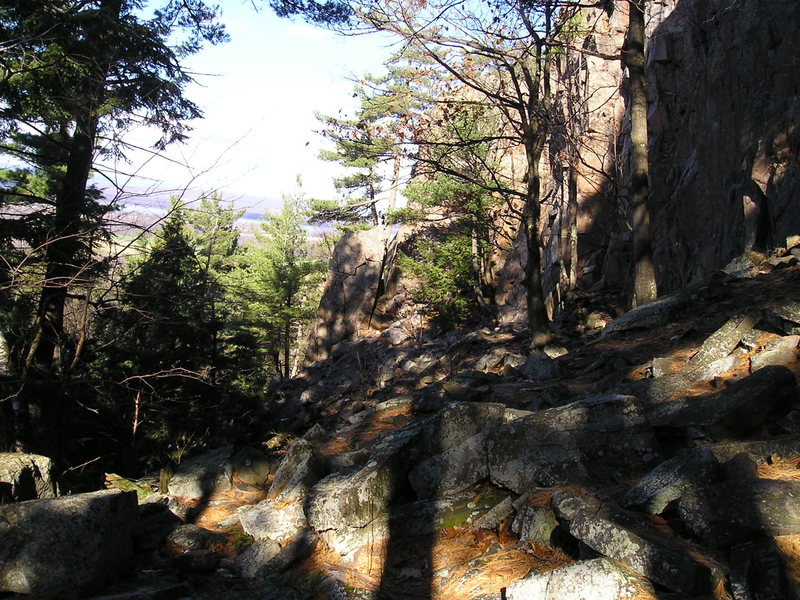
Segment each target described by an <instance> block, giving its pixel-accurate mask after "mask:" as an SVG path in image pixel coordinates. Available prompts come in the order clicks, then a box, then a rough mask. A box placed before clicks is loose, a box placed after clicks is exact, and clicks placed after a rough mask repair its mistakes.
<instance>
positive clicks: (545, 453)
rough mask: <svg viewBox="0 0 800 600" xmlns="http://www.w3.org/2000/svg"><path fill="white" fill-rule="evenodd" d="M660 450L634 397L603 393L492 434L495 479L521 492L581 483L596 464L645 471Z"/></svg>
mask: <svg viewBox="0 0 800 600" xmlns="http://www.w3.org/2000/svg"><path fill="white" fill-rule="evenodd" d="M658 455H659V451H658V447H657V444H656V441H655V439H654V437H653V434H652V431H651V430H650V427H649V425H648V423H647V421H646V419H645V417H644V413H643V412H642V411H641V410H640V409H639V407H638V404H637V401H636V398H633V397H632V396H598V397H595V398H590V399H587V400H581V401H579V402H574V403H572V404H568V405H566V406H563V407H560V408H552V409H548V410H544V411H541V412H538V413H534V414H532V415H530V416H526V417H523V418H521V419H516V420H514V421H512V422H510V423H508V424H505V425H501V426H500V427H498V428H497V429H496V430H495V431H494V432H493V433H492V435H490V436H489V439H488V458H489V473H490V477H491V479H492V481H493V482H495V483H496V484H498V485H501V486H503V487H506V488H508V489H511V490H513V491H515V492H517V493H524V492H527V491H528V490H530V489H531V488H533V487H539V486H550V485H560V484H566V483H581V482H585V481H587V480H588V478H589V472H588V471H587V465H591V466H592V467H593V468H598V467H599V468H603V467H605V468H606V469H609V468H610V469H615V470H616V469H620V470H626V469H630V470H633V471H636V470H639V471H642V470H644V469H646V468H648V467H652V466H653V465H654V464H655V462H656V460H657V458H658Z"/></svg>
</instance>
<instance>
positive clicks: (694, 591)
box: [552, 492, 721, 596]
mask: <svg viewBox="0 0 800 600" xmlns="http://www.w3.org/2000/svg"><path fill="white" fill-rule="evenodd" d="M552 505H553V508H554V509H555V511H556V514H557V515H558V516H559V517H560V518H562V519H565V520H567V521H569V532H570V533H571V534H572V535H573V536H574V537H575V538H577V539H578V540H580V541H582V542H583V543H585V544H586V545H587V546H589V547H590V548H592V549H593V550H595V551H597V552H599V553H600V554H602V555H603V556H606V557H608V558H612V559H614V560H617V561H619V562H621V563H623V564H625V565H626V566H628V567H629V568H630V569H632V570H633V571H634V572H636V573H639V574H640V575H643V576H645V577H647V578H648V579H650V580H652V581H654V582H655V583H658V584H660V585H663V586H665V587H667V588H669V589H671V590H673V591H675V592H678V593H680V594H684V595H687V596H692V595H698V594H702V593H707V592H709V591H711V589H712V587H713V584H714V582H715V581H717V580H718V579H719V578H720V576H721V575H720V574H719V573H715V572H713V571H712V570H711V569H710V568H709V567H708V566H706V565H703V564H701V563H699V562H698V561H696V560H695V559H693V558H692V557H691V556H690V554H689V552H687V549H685V548H677V547H675V546H674V545H673V544H672V543H671V542H670V539H669V537H668V536H666V535H664V534H663V533H661V532H660V531H658V530H657V529H656V528H655V527H654V526H652V525H651V524H650V523H649V522H647V521H645V520H644V519H642V518H641V517H640V516H638V515H636V514H634V513H631V512H628V511H625V510H623V509H621V508H619V507H617V506H614V505H613V504H611V503H608V502H600V501H597V500H595V499H593V498H589V497H587V496H578V495H576V494H574V493H572V492H556V493H555V494H554V495H553V499H552Z"/></svg>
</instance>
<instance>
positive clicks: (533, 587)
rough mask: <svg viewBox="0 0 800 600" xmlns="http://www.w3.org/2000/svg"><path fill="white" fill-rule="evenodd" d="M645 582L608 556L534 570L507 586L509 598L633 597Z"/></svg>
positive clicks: (610, 599)
mask: <svg viewBox="0 0 800 600" xmlns="http://www.w3.org/2000/svg"><path fill="white" fill-rule="evenodd" d="M645 587H646V585H645V584H644V582H642V581H640V580H638V579H637V578H636V577H634V576H633V575H631V574H630V573H627V572H625V571H623V570H622V569H620V568H619V567H618V566H617V565H615V564H614V563H613V562H612V561H610V560H608V559H607V558H596V559H594V560H587V561H585V562H579V563H575V564H572V565H566V566H564V567H560V568H558V569H554V570H552V571H547V572H545V573H534V574H532V575H528V576H527V577H525V578H523V579H520V580H519V581H515V582H514V583H512V584H511V585H509V586H508V587H507V588H506V594H505V598H506V599H507V600H587V599H589V598H591V599H592V600H620V599H622V598H632V597H634V596H636V595H637V594H639V593H640V591H641V590H642V588H645Z"/></svg>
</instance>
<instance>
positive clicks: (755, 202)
mask: <svg viewBox="0 0 800 600" xmlns="http://www.w3.org/2000/svg"><path fill="white" fill-rule="evenodd" d="M731 9H732V10H731ZM799 15H800V5H798V3H796V2H771V3H769V5H768V6H767V5H765V4H764V3H762V2H758V1H757V0H746V1H745V2H737V3H736V5H735V6H733V7H732V6H731V4H730V2H726V1H725V0H683V1H682V2H680V3H678V4H677V7H676V8H675V10H674V11H673V12H672V13H671V14H670V15H669V16H668V17H667V18H666V19H665V20H664V21H663V22H662V23H661V24H660V25H658V26H657V27H656V28H655V30H654V31H653V33H652V36H651V42H650V51H649V60H648V84H649V93H650V98H649V101H650V117H649V119H648V126H649V129H650V161H651V165H652V166H651V170H650V189H651V191H652V196H651V201H652V204H651V206H653V207H657V208H656V212H655V214H654V223H653V240H654V248H655V257H656V261H657V263H658V267H659V279H660V283H662V284H663V287H665V288H669V289H675V288H676V287H677V286H679V285H681V284H683V283H686V282H688V281H692V280H695V279H697V278H699V277H702V276H706V275H708V274H709V273H710V272H711V271H713V270H715V269H719V268H721V267H722V266H724V265H725V264H726V263H727V262H729V261H730V260H731V259H732V258H734V257H735V256H738V255H739V254H741V253H742V252H743V251H745V250H748V249H750V248H753V247H758V246H766V245H783V241H784V239H785V238H786V237H787V236H788V235H790V234H794V233H797V231H798V229H799V228H800V210H798V199H799V198H800V163H798V157H797V149H798V147H800V129H798V128H797V126H796V124H797V122H798V119H799V118H800V99H799V97H798V94H797V79H796V75H797V61H798V57H799V56H800V29H799V28H798V27H797V19H798V16H799ZM698 24H700V26H698ZM766 65H769V67H768V68H765V66H766ZM688 132H691V135H688Z"/></svg>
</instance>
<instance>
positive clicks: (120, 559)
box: [0, 490, 138, 598]
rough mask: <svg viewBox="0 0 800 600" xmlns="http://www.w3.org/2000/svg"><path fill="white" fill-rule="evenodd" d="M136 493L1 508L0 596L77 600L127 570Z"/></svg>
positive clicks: (108, 492) (108, 493)
mask: <svg viewBox="0 0 800 600" xmlns="http://www.w3.org/2000/svg"><path fill="white" fill-rule="evenodd" d="M137 516H138V510H137V504H136V493H135V492H122V491H117V490H105V491H100V492H93V493H89V494H78V495H75V496H63V497H60V498H52V499H44V500H30V501H27V502H19V503H16V504H7V505H3V506H0V591H2V592H15V593H19V594H30V595H31V596H36V597H42V598H75V597H79V596H80V595H82V594H86V593H90V592H93V591H96V590H98V589H100V588H102V587H104V586H106V585H108V584H110V583H112V582H113V581H116V580H117V579H118V578H120V577H121V576H122V575H123V574H124V573H125V572H126V571H127V570H128V569H129V568H130V566H131V560H132V558H133V535H134V531H135V529H136V526H137Z"/></svg>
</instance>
